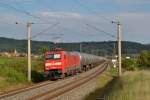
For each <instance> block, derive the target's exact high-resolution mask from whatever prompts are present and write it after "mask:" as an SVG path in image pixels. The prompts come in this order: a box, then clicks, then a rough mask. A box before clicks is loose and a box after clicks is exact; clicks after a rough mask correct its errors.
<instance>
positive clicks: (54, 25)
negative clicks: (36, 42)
mask: <svg viewBox="0 0 150 100" xmlns="http://www.w3.org/2000/svg"><path fill="white" fill-rule="evenodd" d="M58 24H60V23H55V24H53V25H51V26H49V27H48V28H46V29H44V30H42V31H41V32H39V33H36V34H35V35H33V36H32V37H31V38H32V39H33V38H36V37H37V36H38V35H41V34H44V33H45V32H46V31H48V30H50V29H52V28H54V27H56V26H57V25H58Z"/></svg>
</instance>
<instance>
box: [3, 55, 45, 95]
mask: <svg viewBox="0 0 150 100" xmlns="http://www.w3.org/2000/svg"><path fill="white" fill-rule="evenodd" d="M42 71H43V63H42V60H39V59H32V80H33V82H37V81H40V80H42V75H41V74H40V72H42ZM29 84H31V83H28V81H27V58H15V57H13V58H8V57H0V92H2V91H5V90H11V89H14V88H16V87H22V86H25V85H29Z"/></svg>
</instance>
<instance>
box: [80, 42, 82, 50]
mask: <svg viewBox="0 0 150 100" xmlns="http://www.w3.org/2000/svg"><path fill="white" fill-rule="evenodd" d="M80 52H82V42H80Z"/></svg>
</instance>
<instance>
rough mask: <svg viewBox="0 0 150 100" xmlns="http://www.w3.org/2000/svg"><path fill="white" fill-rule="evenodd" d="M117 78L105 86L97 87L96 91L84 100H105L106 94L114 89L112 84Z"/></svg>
mask: <svg viewBox="0 0 150 100" xmlns="http://www.w3.org/2000/svg"><path fill="white" fill-rule="evenodd" d="M117 80H118V78H117V77H114V79H113V80H112V81H110V82H108V83H107V84H106V85H105V86H104V87H103V88H99V89H96V90H95V91H94V92H92V93H90V94H89V95H88V96H86V97H85V99H84V100H105V99H104V98H105V95H106V94H108V93H109V92H111V91H112V86H113V85H114V84H115V83H116V81H117Z"/></svg>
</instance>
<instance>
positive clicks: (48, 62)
mask: <svg viewBox="0 0 150 100" xmlns="http://www.w3.org/2000/svg"><path fill="white" fill-rule="evenodd" d="M61 58H62V53H61V52H47V53H46V54H45V63H44V66H45V67H44V70H45V72H46V74H47V76H48V77H50V78H51V79H53V78H54V79H58V78H61V75H62V59H61Z"/></svg>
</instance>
